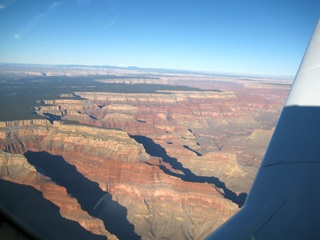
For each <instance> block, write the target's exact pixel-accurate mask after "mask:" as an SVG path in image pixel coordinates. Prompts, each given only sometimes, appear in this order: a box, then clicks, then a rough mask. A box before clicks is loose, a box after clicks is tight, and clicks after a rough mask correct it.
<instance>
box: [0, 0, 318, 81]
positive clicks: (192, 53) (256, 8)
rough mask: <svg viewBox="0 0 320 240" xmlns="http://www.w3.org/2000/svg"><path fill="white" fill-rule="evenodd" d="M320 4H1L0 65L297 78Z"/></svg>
mask: <svg viewBox="0 0 320 240" xmlns="http://www.w3.org/2000/svg"><path fill="white" fill-rule="evenodd" d="M319 17H320V1H319V0H307V1H303V0H299V1H297V0H290V1H288V0H208V1H203V0H197V1H196V0H194V1H191V0H185V1H178V0H176V1H173V0H126V1H122V0H65V1H64V0H61V1H50V0H41V1H39V0H28V1H26V0H0V62H10V63H42V64H86V65H113V66H124V67H126V66H137V67H148V68H149V67H150V68H170V69H185V70H199V71H209V72H219V73H235V74H239V73H240V74H259V75H295V73H296V71H297V68H298V67H299V64H300V60H301V58H302V56H303V53H304V51H305V48H306V46H307V44H308V41H309V38H310V36H311V34H312V31H313V29H314V27H315V24H316V23H317V20H318V18H319Z"/></svg>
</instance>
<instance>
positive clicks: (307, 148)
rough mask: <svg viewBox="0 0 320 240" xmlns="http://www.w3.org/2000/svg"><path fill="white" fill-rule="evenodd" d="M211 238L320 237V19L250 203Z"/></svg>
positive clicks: (254, 185) (249, 200)
mask: <svg viewBox="0 0 320 240" xmlns="http://www.w3.org/2000/svg"><path fill="white" fill-rule="evenodd" d="M318 184H319V185H318ZM208 239H219V240H220V239H221V240H230V239H241V240H242V239H255V240H262V239H268V240H270V239H272V240H273V239H290V240H295V239H299V240H300V239H308V240H310V239H320V20H319V21H318V24H317V26H316V28H315V30H314V33H313V35H312V38H311V40H310V42H309V45H308V48H307V50H306V52H305V55H304V57H303V60H302V62H301V65H300V67H299V70H298V73H297V75H296V77H295V80H294V83H293V86H292V88H291V91H290V94H289V97H288V99H287V101H286V104H285V106H284V108H283V111H282V113H281V116H280V119H279V121H278V124H277V127H276V129H275V132H274V134H273V137H272V139H271V141H270V144H269V147H268V149H267V152H266V154H265V157H264V159H263V161H262V163H261V166H260V169H259V171H258V173H257V176H256V179H255V181H254V183H253V186H252V188H251V191H250V193H249V195H248V197H247V200H246V202H245V204H244V206H243V207H242V209H241V210H240V211H239V212H238V213H237V214H235V215H234V216H233V217H232V218H231V219H230V220H228V221H227V222H226V223H224V224H223V225H222V226H221V227H220V228H218V229H217V230H216V231H215V232H213V233H212V234H211V235H210V236H209V237H208Z"/></svg>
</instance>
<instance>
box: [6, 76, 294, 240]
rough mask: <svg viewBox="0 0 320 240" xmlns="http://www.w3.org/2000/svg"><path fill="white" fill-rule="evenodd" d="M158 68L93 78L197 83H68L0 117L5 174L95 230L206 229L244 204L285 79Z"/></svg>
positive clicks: (188, 233)
mask: <svg viewBox="0 0 320 240" xmlns="http://www.w3.org/2000/svg"><path fill="white" fill-rule="evenodd" d="M117 73H118V75H119V76H124V75H126V74H128V73H119V72H117ZM73 74H74V73H73ZM132 74H133V73H132ZM159 75H160V76H159V77H158V78H157V80H154V79H153V78H150V79H149V80H148V79H147V80H146V79H140V78H138V77H134V78H132V79H126V80H123V78H113V79H106V80H104V79H99V80H98V81H99V83H102V84H106V85H107V84H110V83H111V82H112V83H115V82H116V83H119V82H120V83H124V84H140V83H144V84H146V83H147V84H155V82H156V83H157V84H159V83H161V84H167V85H172V86H175V85H183V86H189V87H193V88H195V87H196V88H199V89H198V90H195V89H190V90H183V91H182V90H159V91H157V92H153V93H116V92H106V91H101V92H99V91H89V90H88V89H87V91H73V92H72V91H71V92H69V93H63V94H60V96H59V97H56V99H39V100H41V101H39V102H38V105H37V106H35V107H34V109H33V110H34V112H36V113H37V114H38V116H45V117H46V118H47V119H34V120H17V121H2V122H0V146H1V149H2V150H1V153H0V178H1V179H3V180H6V181H9V182H13V183H16V184H19V186H20V185H26V186H31V187H33V188H34V189H36V190H37V191H39V192H40V193H41V194H42V196H43V198H44V199H46V200H48V201H50V202H51V203H53V204H54V205H55V206H57V207H59V213H60V215H61V217H62V218H64V219H67V220H70V221H73V222H76V223H78V224H79V225H80V226H81V227H82V228H83V229H84V230H85V231H86V232H87V233H88V234H92V236H104V237H107V238H108V239H117V238H119V239H140V238H141V239H203V238H204V237H206V236H207V235H208V234H210V233H211V232H212V231H213V230H214V229H216V228H217V227H218V226H219V225H221V224H222V223H223V222H224V221H226V220H227V219H228V218H229V217H230V216H232V215H233V214H234V213H235V212H237V210H238V209H239V206H241V205H242V204H243V202H244V199H245V196H246V194H247V193H248V191H249V190H250V186H251V184H252V182H253V179H254V176H255V173H256V171H257V168H258V166H259V164H260V162H261V160H262V157H263V155H264V152H265V150H266V147H267V145H268V142H269V139H270V137H271V135H272V133H273V129H274V127H275V124H276V122H277V119H278V116H279V114H280V111H281V109H282V105H283V103H284V101H285V98H286V95H287V93H288V90H289V86H290V84H289V83H288V81H284V80H270V79H254V78H251V79H243V78H236V77H209V76H205V75H203V76H202V75H195V74H189V75H188V74H179V75H178V74H176V75H174V74H167V75H164V74H162V75H161V74H159ZM129 86H130V85H129ZM8 194H9V193H8Z"/></svg>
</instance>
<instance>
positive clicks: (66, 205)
mask: <svg viewBox="0 0 320 240" xmlns="http://www.w3.org/2000/svg"><path fill="white" fill-rule="evenodd" d="M0 178H1V179H4V180H7V181H11V182H15V183H18V184H23V185H28V186H32V187H34V188H35V189H37V190H39V191H40V192H42V196H43V197H44V198H45V199H47V200H49V201H51V202H52V203H53V204H55V205H56V206H58V207H59V208H60V214H61V216H62V217H63V218H66V219H69V220H72V221H76V222H78V223H79V224H80V226H81V227H83V228H84V229H86V230H87V231H88V232H91V233H93V234H95V235H102V236H105V237H107V238H108V239H118V238H117V237H116V236H114V235H112V234H110V233H109V232H108V231H106V229H105V227H104V224H103V222H102V221H101V220H100V219H97V218H94V217H92V216H90V215H89V214H88V213H87V212H85V211H83V210H82V209H81V206H80V205H79V203H78V202H77V200H76V199H75V198H72V197H71V196H70V195H69V194H68V193H67V191H66V189H65V188H64V187H61V186H59V185H57V184H55V183H54V182H52V181H51V180H50V179H49V178H48V177H45V176H43V175H42V174H40V173H38V172H37V170H36V168H35V167H34V166H32V165H31V164H29V163H28V161H27V159H26V158H25V157H24V156H23V155H21V154H10V153H7V152H5V151H3V150H2V149H0ZM3 190H4V189H3ZM25 197H26V196H25ZM11 201H12V200H11ZM2 204H3V202H2ZM26 211H27V210H26ZM36 213H37V211H36V209H30V211H29V212H27V214H29V215H33V214H36ZM20 217H23V216H20ZM47 218H48V219H50V216H48V217H47ZM52 224H54V223H52ZM30 227H35V226H34V225H31V226H30ZM36 230H37V231H39V230H40V229H39V228H36ZM55 231H59V230H58V229H55ZM64 231H70V230H68V229H64V230H63V231H62V234H63V233H64ZM78 237H79V236H78Z"/></svg>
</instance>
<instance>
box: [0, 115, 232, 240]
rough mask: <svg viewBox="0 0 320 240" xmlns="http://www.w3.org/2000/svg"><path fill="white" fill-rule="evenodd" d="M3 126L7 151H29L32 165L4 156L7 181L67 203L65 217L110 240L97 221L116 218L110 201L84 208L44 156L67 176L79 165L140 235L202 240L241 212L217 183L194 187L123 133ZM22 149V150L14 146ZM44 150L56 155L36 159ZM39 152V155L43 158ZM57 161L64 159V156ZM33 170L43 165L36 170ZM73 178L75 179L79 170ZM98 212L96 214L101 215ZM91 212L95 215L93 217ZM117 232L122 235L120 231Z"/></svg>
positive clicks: (44, 124)
mask: <svg viewBox="0 0 320 240" xmlns="http://www.w3.org/2000/svg"><path fill="white" fill-rule="evenodd" d="M1 127H2V129H1V132H2V133H3V134H2V139H1V146H2V148H4V149H5V150H7V151H11V152H16V153H25V154H26V156H27V158H28V161H29V162H30V163H33V166H34V167H33V166H31V165H30V164H29V163H28V162H26V159H25V158H24V157H23V156H22V155H8V154H7V153H4V152H3V153H2V156H3V159H2V165H1V169H3V170H2V171H1V172H2V176H1V177H2V178H3V179H8V180H10V181H14V182H19V181H23V183H24V184H26V185H30V186H33V187H35V188H37V189H38V190H40V191H42V192H43V196H44V197H45V198H47V199H48V200H50V201H52V202H53V203H54V204H56V205H57V206H60V205H61V204H62V205H63V206H62V208H61V214H62V215H63V216H65V217H66V218H69V219H72V220H76V221H78V222H79V223H80V224H81V226H83V227H84V228H86V229H88V230H89V231H92V232H93V233H98V234H104V235H106V236H110V235H108V233H107V232H106V231H104V232H103V229H102V230H101V221H100V222H99V218H100V219H102V221H104V222H105V219H103V217H101V216H100V214H101V215H106V216H108V215H109V216H110V215H111V216H112V213H110V212H108V211H107V210H106V209H108V205H109V204H110V203H109V202H108V201H106V200H104V199H105V197H103V198H100V197H97V198H96V201H95V205H96V206H94V207H93V209H92V207H91V208H90V209H89V208H88V207H86V206H85V205H82V204H81V203H82V201H83V200H82V199H81V194H80V193H78V192H77V191H75V190H72V189H70V186H69V187H68V186H67V185H66V186H63V184H64V181H63V180H61V179H59V176H56V175H54V174H55V173H54V172H50V171H52V169H55V167H57V166H55V165H46V164H44V165H41V164H43V163H42V162H43V161H45V159H49V158H52V159H51V160H50V161H49V162H51V163H50V164H54V163H56V164H58V163H60V164H62V163H63V164H64V165H61V166H63V167H61V171H62V169H67V168H68V164H71V165H74V166H76V171H77V172H79V173H81V174H82V175H83V176H84V177H85V178H86V179H90V181H93V182H97V183H98V184H99V188H100V190H99V191H100V192H102V191H104V192H106V193H108V194H111V195H112V199H113V200H116V201H117V202H118V203H119V204H120V205H121V206H124V207H125V208H126V209H127V216H126V217H127V219H128V220H129V222H130V224H133V226H134V231H135V233H136V234H137V236H138V235H140V236H141V237H142V238H143V239H159V238H162V237H163V238H170V239H181V238H190V239H201V238H204V237H205V236H206V235H208V234H209V233H210V232H211V231H212V230H213V229H214V228H216V227H218V226H219V225H220V224H221V223H222V222H224V221H225V220H226V219H228V218H229V217H230V216H231V215H232V214H233V213H235V211H236V210H237V206H236V205H235V204H234V203H232V202H231V201H229V200H227V199H225V198H223V196H222V194H221V193H220V191H218V189H216V188H215V187H214V185H210V184H208V183H201V182H199V183H197V182H188V181H184V180H181V179H180V178H179V177H174V176H170V175H168V174H166V173H165V171H164V170H163V169H162V168H163V167H164V168H166V169H167V171H172V169H170V167H171V166H170V164H168V163H165V162H164V163H162V161H161V159H160V158H154V157H151V156H149V155H148V154H147V153H146V152H145V150H144V148H143V146H142V145H141V144H138V143H137V142H136V141H135V140H134V139H132V138H130V137H129V136H128V135H127V134H126V133H125V132H123V131H119V130H110V129H101V128H97V127H89V126H82V125H71V124H63V123H62V122H54V124H53V125H51V124H50V123H49V121H47V120H37V121H32V123H31V122H30V121H21V122H18V121H15V122H7V123H1ZM3 137H4V138H3ZM17 143H19V144H17ZM16 145H18V146H19V147H13V146H16ZM29 151H36V152H34V153H31V152H29ZM40 151H46V152H50V153H51V155H50V154H47V155H46V154H44V153H43V154H44V155H43V154H42V155H41V154H40V153H39V154H37V152H40ZM116 153H117V154H116ZM39 155H40V156H41V157H39V159H38V157H37V156H39ZM56 156H62V157H63V159H60V158H58V157H56ZM8 159H11V160H10V161H9V160H8ZM12 159H15V160H12ZM32 159H38V160H37V161H36V160H32ZM17 164H18V166H19V167H18V168H19V169H21V168H22V169H24V170H23V172H21V171H20V170H19V169H18V170H17V169H15V168H16V167H17ZM48 164H49V163H48ZM39 166H41V167H39ZM35 168H38V172H36V169H35ZM5 169H6V170H5ZM7 169H10V171H8V170H7ZM39 169H41V170H39ZM39 171H40V172H39ZM41 171H43V172H42V173H41ZM72 171H74V170H72V168H71V170H68V173H69V174H72ZM40 173H41V174H40ZM39 174H40V175H39ZM43 175H46V176H47V177H50V179H52V181H54V182H57V183H58V184H59V185H60V186H57V185H55V184H54V183H53V182H51V181H48V179H47V178H46V177H44V176H43ZM72 175H74V176H77V175H78V173H75V174H72ZM37 176H40V178H39V177H37ZM68 182H71V180H70V179H69V180H68ZM86 184H87V183H84V187H83V188H84V189H86V187H85V186H86ZM61 185H62V186H61ZM65 188H67V191H68V192H70V191H71V192H72V191H75V192H74V193H73V195H74V197H71V196H70V194H69V195H68V194H67V192H66V190H65ZM88 189H89V188H88ZM90 189H91V188H90ZM79 194H80V195H79ZM90 195H94V194H90ZM102 196H104V195H102ZM77 201H78V202H80V204H81V206H82V208H80V207H79V204H77ZM83 208H85V209H83ZM95 209H96V210H97V211H98V213H96V214H95V213H94V210H95ZM84 210H85V211H84ZM105 211H107V212H105ZM88 213H90V215H93V217H91V218H90V216H89V215H88ZM104 213H106V214H104ZM84 215H86V216H87V219H86V217H83V216H84ZM105 224H107V223H106V222H105ZM107 230H108V229H107ZM111 232H112V231H111ZM112 233H114V232H112ZM115 235H116V236H118V235H117V232H115ZM133 236H134V235H133ZM118 237H119V236H118ZM120 238H125V236H122V237H120Z"/></svg>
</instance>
